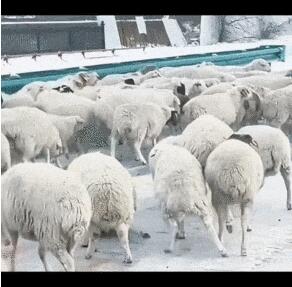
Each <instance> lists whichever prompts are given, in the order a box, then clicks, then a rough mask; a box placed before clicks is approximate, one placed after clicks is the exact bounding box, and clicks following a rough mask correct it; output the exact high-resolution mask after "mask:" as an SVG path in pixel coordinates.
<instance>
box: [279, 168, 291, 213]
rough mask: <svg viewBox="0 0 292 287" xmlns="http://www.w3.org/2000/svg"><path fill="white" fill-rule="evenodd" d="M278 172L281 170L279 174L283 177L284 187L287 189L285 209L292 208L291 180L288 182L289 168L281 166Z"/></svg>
mask: <svg viewBox="0 0 292 287" xmlns="http://www.w3.org/2000/svg"><path fill="white" fill-rule="evenodd" d="M280 172H281V175H282V177H283V179H284V182H285V186H286V189H287V209H288V210H292V202H291V189H290V186H291V182H290V168H287V169H285V168H283V167H282V166H281V168H280Z"/></svg>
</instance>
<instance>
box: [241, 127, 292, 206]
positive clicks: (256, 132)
mask: <svg viewBox="0 0 292 287" xmlns="http://www.w3.org/2000/svg"><path fill="white" fill-rule="evenodd" d="M237 133H238V134H249V135H250V136H251V137H252V138H253V139H254V140H255V141H256V142H257V144H258V148H257V149H256V151H257V152H258V153H259V155H260V156H261V159H262V162H263V166H264V171H265V176H273V175H276V174H277V173H279V172H280V173H281V175H282V177H283V180H284V183H285V186H286V190H287V209H288V210H291V209H292V204H291V189H290V173H291V164H290V161H291V150H290V143H289V139H288V138H287V136H286V135H285V134H284V133H283V132H282V131H281V130H280V129H278V128H274V127H270V126H265V125H253V126H245V127H243V128H241V129H240V130H238V131H237Z"/></svg>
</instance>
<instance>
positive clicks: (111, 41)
mask: <svg viewBox="0 0 292 287" xmlns="http://www.w3.org/2000/svg"><path fill="white" fill-rule="evenodd" d="M96 18H97V20H98V21H100V22H101V21H103V22H104V24H105V25H104V38H105V48H106V49H112V48H122V45H121V41H120V36H119V31H118V27H117V24H116V19H115V16H96Z"/></svg>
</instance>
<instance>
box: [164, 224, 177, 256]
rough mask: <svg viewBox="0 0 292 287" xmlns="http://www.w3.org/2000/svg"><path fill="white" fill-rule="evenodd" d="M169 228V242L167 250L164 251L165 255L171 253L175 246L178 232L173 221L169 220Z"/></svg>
mask: <svg viewBox="0 0 292 287" xmlns="http://www.w3.org/2000/svg"><path fill="white" fill-rule="evenodd" d="M169 227H170V236H171V240H170V244H169V248H167V249H164V252H165V253H172V252H173V250H174V244H175V239H176V234H177V230H178V227H177V221H176V220H174V219H169Z"/></svg>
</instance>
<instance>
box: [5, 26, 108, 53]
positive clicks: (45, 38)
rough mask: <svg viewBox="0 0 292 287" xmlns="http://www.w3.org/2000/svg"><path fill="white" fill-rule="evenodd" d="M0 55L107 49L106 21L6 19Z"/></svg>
mask: <svg viewBox="0 0 292 287" xmlns="http://www.w3.org/2000/svg"><path fill="white" fill-rule="evenodd" d="M1 32H2V36H1V46H2V48H1V55H23V54H35V53H46V52H57V51H82V50H84V51H86V50H90V49H91V50H93V49H104V48H105V40H104V23H101V24H98V23H97V22H96V21H79V22H76V21H63V22H58V21H51V22H45V21H44V22H29V23H28V22H22V23H17V22H13V23H11V22H6V23H5V22H3V21H2V24H1Z"/></svg>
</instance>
